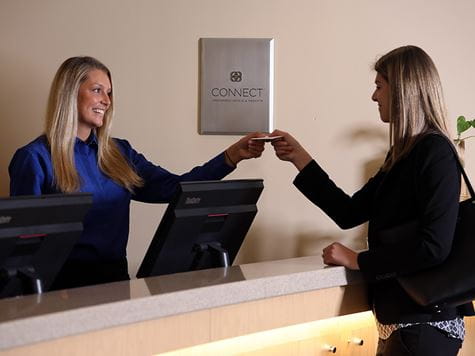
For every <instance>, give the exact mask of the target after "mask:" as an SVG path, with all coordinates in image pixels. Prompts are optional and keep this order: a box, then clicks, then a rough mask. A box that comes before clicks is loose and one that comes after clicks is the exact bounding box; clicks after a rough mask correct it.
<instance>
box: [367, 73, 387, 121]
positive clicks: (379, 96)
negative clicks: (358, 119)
mask: <svg viewBox="0 0 475 356" xmlns="http://www.w3.org/2000/svg"><path fill="white" fill-rule="evenodd" d="M374 84H376V89H375V90H374V93H373V95H372V96H371V99H372V100H373V101H375V102H377V103H378V109H379V116H380V118H381V121H383V122H389V83H388V82H387V80H386V79H384V77H383V76H382V75H381V74H379V73H378V74H376V79H375V80H374Z"/></svg>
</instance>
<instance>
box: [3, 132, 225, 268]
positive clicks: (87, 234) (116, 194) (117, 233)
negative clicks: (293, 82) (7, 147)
mask: <svg viewBox="0 0 475 356" xmlns="http://www.w3.org/2000/svg"><path fill="white" fill-rule="evenodd" d="M115 142H116V143H117V144H118V146H119V148H120V149H121V151H122V153H123V154H124V156H125V157H126V158H127V159H128V161H129V162H130V164H131V165H132V166H133V167H134V169H135V171H136V172H137V173H138V175H139V176H140V177H142V179H143V180H144V183H145V184H144V186H143V187H141V188H138V189H136V190H135V192H134V193H133V194H131V193H130V192H129V191H128V190H127V189H125V188H124V187H122V186H120V185H119V184H117V183H116V182H114V181H113V180H112V179H110V178H109V177H108V176H106V175H105V174H104V173H103V172H102V171H101V170H100V169H99V166H98V162H97V150H98V146H97V139H96V137H95V136H94V135H91V136H90V137H89V139H88V140H87V141H85V142H84V141H81V140H80V139H76V144H75V147H74V158H75V164H76V169H77V171H78V174H79V176H80V179H81V188H80V191H81V192H89V193H92V194H93V204H92V207H91V209H90V210H89V212H88V213H87V215H86V217H85V219H84V230H83V233H82V235H81V237H80V239H79V241H78V243H77V244H76V246H75V247H74V249H73V251H72V253H71V255H70V257H69V259H70V260H76V261H85V262H87V261H90V262H107V261H114V260H119V259H123V258H125V257H126V246H127V240H128V235H129V215H130V200H131V199H133V200H138V201H142V202H149V203H165V202H169V200H170V199H171V198H172V196H173V194H174V193H175V191H176V189H177V187H178V183H179V182H182V181H192V180H217V179H221V178H223V177H224V176H226V175H227V174H229V173H230V172H231V171H232V170H233V168H232V167H230V166H229V165H227V164H226V162H225V158H224V154H223V153H221V154H219V155H218V156H216V157H215V158H213V159H211V160H210V161H209V162H207V163H205V164H204V165H203V166H199V167H195V168H193V169H192V170H191V171H190V172H188V173H185V174H183V175H176V174H172V173H170V172H168V171H167V170H165V169H163V168H161V167H160V166H156V165H154V164H153V163H151V162H149V161H148V160H147V159H146V158H145V157H144V156H143V155H142V154H140V153H138V152H137V151H135V150H134V149H133V148H132V146H131V145H130V144H129V143H128V142H127V141H126V140H121V139H115ZM9 173H10V195H12V196H14V195H40V194H53V193H58V190H57V188H56V187H55V185H54V175H53V167H52V162H51V154H50V151H49V148H48V144H47V140H46V137H45V136H44V135H43V136H40V137H38V138H37V139H36V140H34V141H33V142H31V143H29V144H28V145H26V146H24V147H22V148H20V149H18V150H17V151H16V153H15V155H14V156H13V158H12V161H11V162H10V166H9Z"/></svg>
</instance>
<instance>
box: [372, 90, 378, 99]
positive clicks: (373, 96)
mask: <svg viewBox="0 0 475 356" xmlns="http://www.w3.org/2000/svg"><path fill="white" fill-rule="evenodd" d="M371 100H373V101H378V97H377V96H376V90H375V91H374V92H373V95H371Z"/></svg>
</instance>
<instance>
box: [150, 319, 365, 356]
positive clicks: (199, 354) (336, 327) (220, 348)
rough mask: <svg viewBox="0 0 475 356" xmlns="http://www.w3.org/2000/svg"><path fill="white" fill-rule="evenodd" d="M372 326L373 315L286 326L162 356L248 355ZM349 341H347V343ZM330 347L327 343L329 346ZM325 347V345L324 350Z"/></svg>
mask: <svg viewBox="0 0 475 356" xmlns="http://www.w3.org/2000/svg"><path fill="white" fill-rule="evenodd" d="M371 323H373V315H372V313H371V312H370V311H366V312H362V313H356V314H351V315H345V316H340V317H335V318H331V319H325V320H318V321H313V322H309V323H303V324H297V325H291V326H286V327H282V328H277V329H272V330H267V331H261V332H257V333H253V334H247V335H243V336H239V337H234V338H230V339H224V340H220V341H215V342H210V343H208V344H203V345H197V346H193V347H189V348H184V349H180V350H175V351H170V352H165V353H161V354H159V355H162V356H178V355H179V356H203V355H206V356H209V355H220V356H223V355H226V356H227V355H237V354H242V353H245V352H252V351H257V350H260V349H264V348H267V347H272V346H279V345H283V344H286V343H291V342H298V341H300V340H307V339H312V338H317V337H319V336H322V335H323V336H325V335H331V334H335V335H336V336H337V337H338V336H339V333H340V332H341V330H342V329H344V328H346V329H348V328H351V329H352V330H355V329H358V328H361V327H364V326H367V325H369V324H371ZM359 337H361V336H359V335H352V336H351V338H350V340H352V339H359ZM346 340H348V338H347V339H346ZM326 344H327V345H330V344H328V342H327V343H326ZM324 346H325V344H324V343H322V348H323V347H324Z"/></svg>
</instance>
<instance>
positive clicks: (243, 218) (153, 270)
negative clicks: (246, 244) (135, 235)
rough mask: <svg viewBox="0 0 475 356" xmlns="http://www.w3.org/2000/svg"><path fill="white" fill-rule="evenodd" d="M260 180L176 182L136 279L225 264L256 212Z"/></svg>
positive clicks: (242, 238) (227, 263) (235, 251)
mask: <svg viewBox="0 0 475 356" xmlns="http://www.w3.org/2000/svg"><path fill="white" fill-rule="evenodd" d="M263 187H264V185H263V181H262V179H246V180H222V181H200V182H182V183H180V187H179V190H178V192H177V194H176V195H175V197H174V199H173V200H172V201H171V203H170V204H169V205H168V208H167V210H166V211H165V214H164V215H163V218H162V220H161V222H160V224H159V226H158V228H157V231H156V233H155V236H154V237H153V239H152V242H151V244H150V246H149V248H148V250H147V253H146V255H145V258H144V260H143V262H142V264H141V265H140V268H139V270H138V273H137V278H143V277H149V276H158V275H163V274H170V273H178V272H186V271H194V270H200V269H206V268H214V267H221V266H229V265H230V264H231V263H232V262H233V261H234V258H235V257H236V254H237V253H238V251H239V248H240V247H241V244H242V242H243V240H244V237H245V236H246V233H247V231H248V230H249V227H250V226H251V223H252V221H253V219H254V216H255V215H256V213H257V206H256V203H257V200H258V199H259V196H260V194H261V192H262V189H263Z"/></svg>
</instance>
